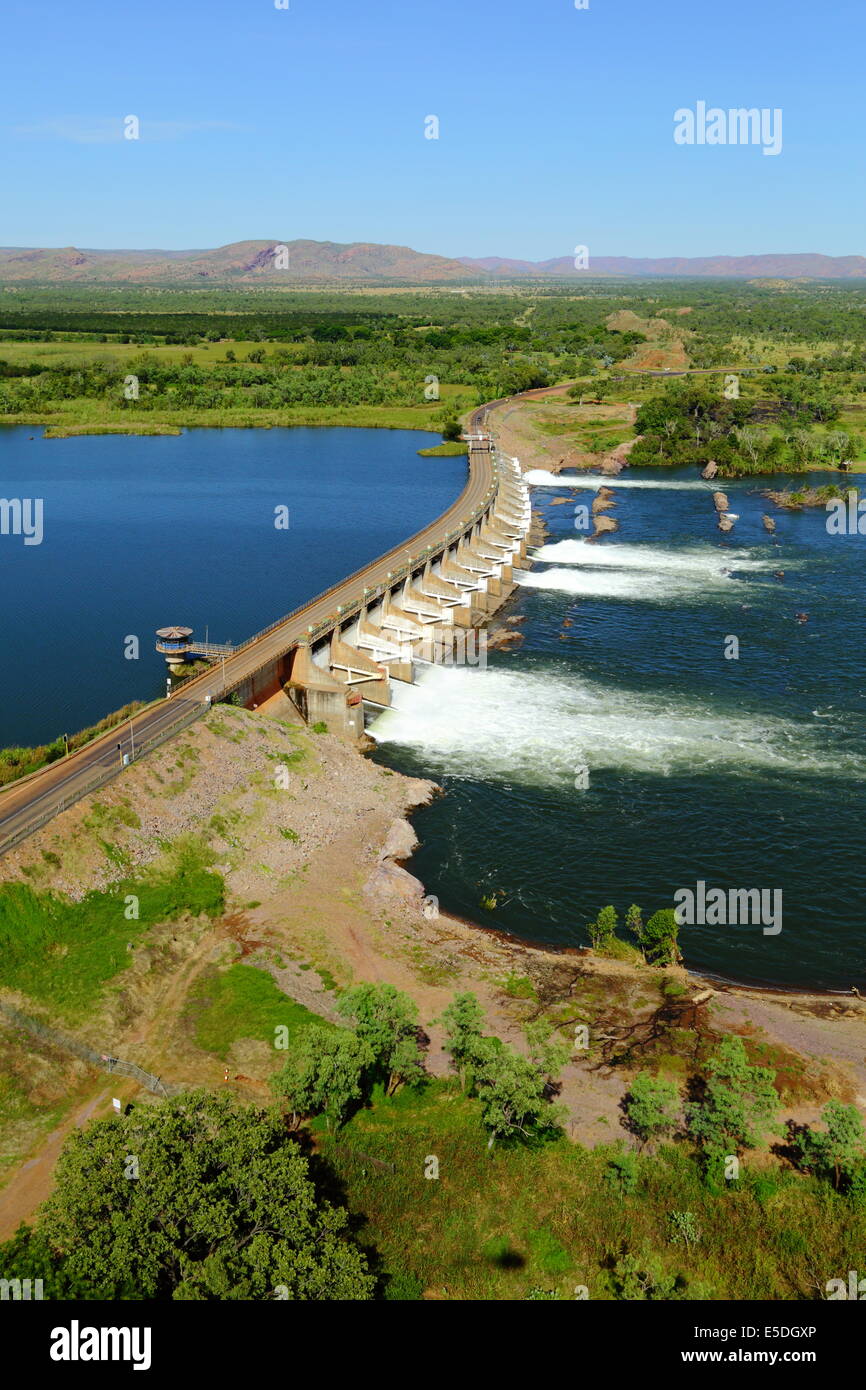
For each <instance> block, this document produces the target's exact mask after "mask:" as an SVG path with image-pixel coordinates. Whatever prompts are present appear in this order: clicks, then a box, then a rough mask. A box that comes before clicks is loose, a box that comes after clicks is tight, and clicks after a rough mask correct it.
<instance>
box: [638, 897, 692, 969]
mask: <svg viewBox="0 0 866 1390" xmlns="http://www.w3.org/2000/svg"><path fill="white" fill-rule="evenodd" d="M678 935H679V923H678V922H677V915H676V912H675V911H674V909H673V908H672V907H663V908H661V909H660V911H658V912H654V913H653V915H652V917H650V919H649V921H648V922H647V923H646V925H645V926H643V927H642V928H641V931H640V932H639V933H638V941H639V942H640V945H641V950H642V951H643V953H644V959H645V960H646V961H647V962H648V964H649V965H676V964H677V962H678V961H681V960H682V954H681V952H680V948H679V942H678Z"/></svg>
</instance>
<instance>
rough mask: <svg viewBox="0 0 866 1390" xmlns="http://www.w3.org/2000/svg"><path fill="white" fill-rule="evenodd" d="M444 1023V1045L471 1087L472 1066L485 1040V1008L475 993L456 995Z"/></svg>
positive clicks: (464, 1083)
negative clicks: (483, 1024) (483, 1032)
mask: <svg viewBox="0 0 866 1390" xmlns="http://www.w3.org/2000/svg"><path fill="white" fill-rule="evenodd" d="M440 1022H441V1023H443V1024H444V1025H445V1042H444V1048H445V1051H446V1052H448V1053H450V1056H451V1061H452V1063H453V1065H454V1069H455V1070H456V1072H457V1075H458V1076H459V1078H460V1086H461V1088H462V1089H463V1090H464V1091H465V1090H468V1089H471V1076H472V1069H473V1066H474V1065H475V1064H476V1063H477V1061H478V1058H479V1044H480V1043H481V1041H482V1033H481V1025H482V1023H483V1022H484V1010H483V1009H482V1007H481V1005H480V1004H479V1002H478V1000H477V998H476V997H475V995H474V994H469V993H466V994H455V996H454V998H453V1000H452V1001H451V1003H450V1004H449V1005H448V1007H447V1009H445V1011H444V1013H443V1014H442V1018H441V1020H440Z"/></svg>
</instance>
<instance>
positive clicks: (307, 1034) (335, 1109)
mask: <svg viewBox="0 0 866 1390" xmlns="http://www.w3.org/2000/svg"><path fill="white" fill-rule="evenodd" d="M375 1060H376V1058H375V1053H374V1052H373V1049H372V1047H371V1046H370V1044H369V1043H368V1042H366V1041H365V1039H364V1038H361V1037H359V1036H358V1035H357V1034H356V1033H353V1032H350V1031H349V1030H348V1029H344V1028H339V1029H331V1028H321V1027H319V1026H318V1025H317V1024H316V1025H311V1026H310V1027H309V1028H305V1029H303V1031H302V1032H301V1035H300V1038H299V1039H298V1042H297V1045H296V1048H295V1051H294V1053H293V1054H292V1056H290V1057H288V1058H287V1059H286V1063H285V1066H284V1067H283V1069H282V1071H280V1072H278V1073H277V1075H276V1076H273V1077H271V1089H272V1090H273V1091H274V1094H275V1095H277V1096H279V1097H281V1098H282V1099H283V1100H284V1101H285V1103H286V1105H287V1106H288V1107H289V1109H290V1110H291V1111H292V1116H293V1119H294V1120H295V1122H297V1119H298V1117H299V1116H302V1115H324V1116H325V1118H326V1120H327V1123H328V1128H329V1129H330V1128H331V1127H332V1126H333V1127H334V1128H338V1127H339V1125H340V1124H341V1123H342V1121H343V1119H344V1118H345V1115H346V1111H347V1110H348V1108H349V1106H350V1105H351V1103H352V1101H354V1100H360V1098H361V1097H362V1096H363V1094H364V1089H365V1086H364V1083H365V1080H366V1073H367V1072H368V1071H369V1069H370V1068H371V1067H373V1066H374V1065H375Z"/></svg>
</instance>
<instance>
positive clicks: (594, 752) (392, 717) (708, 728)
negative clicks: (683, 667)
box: [368, 666, 866, 788]
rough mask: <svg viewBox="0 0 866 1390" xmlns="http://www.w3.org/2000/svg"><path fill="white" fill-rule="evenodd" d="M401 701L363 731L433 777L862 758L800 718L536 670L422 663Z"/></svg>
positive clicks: (523, 777)
mask: <svg viewBox="0 0 866 1390" xmlns="http://www.w3.org/2000/svg"><path fill="white" fill-rule="evenodd" d="M400 703H401V708H400V709H396V710H393V709H392V710H388V711H386V712H385V713H384V714H382V715H380V717H379V718H378V719H377V720H376V721H375V723H374V724H372V725H371V726H370V728H369V730H368V732H369V733H370V734H371V735H372V736H373V738H375V739H376V741H377V742H379V743H383V744H400V745H403V746H405V747H409V748H412V749H414V750H415V751H416V752H417V753H418V754H419V755H420V756H421V757H422V758H423V760H424V762H425V764H426V766H427V767H428V768H429V770H430V772H431V773H434V774H435V773H447V774H449V775H452V776H457V777H460V776H463V777H466V778H472V779H477V778H482V779H485V780H489V781H497V782H504V783H515V782H516V783H522V784H525V785H535V786H559V787H562V788H566V787H568V788H571V787H574V782H575V775H576V773H577V771H578V770H579V769H580V768H581V767H583V766H585V767H587V768H588V769H589V777H590V785H591V782H592V775H593V772H594V771H601V770H603V769H615V770H617V771H625V772H635V773H655V774H658V775H660V776H670V775H672V774H684V775H693V774H695V773H702V772H707V771H712V770H717V771H721V772H725V773H730V774H733V775H740V776H748V775H749V774H754V773H771V772H777V773H798V774H814V773H821V774H828V775H834V774H836V775H839V776H844V777H862V776H863V775H864V774H866V760H864V759H863V758H862V757H859V756H858V755H855V754H852V753H846V752H839V753H833V752H831V751H829V750H828V749H827V748H826V746H825V745H824V736H825V730H826V725H825V726H823V727H822V726H821V725H817V724H812V723H810V724H809V725H808V726H806V725H801V724H797V723H795V722H793V721H791V720H785V719H779V718H775V717H773V716H770V715H761V714H757V713H748V712H744V711H743V710H742V707H741V706H740V707H737V708H736V709H734V708H730V709H727V708H723V707H717V708H714V709H709V708H708V707H707V705H706V704H705V703H702V702H699V701H697V700H690V699H688V698H687V697H683V696H678V695H665V694H657V695H655V694H646V693H643V692H640V693H638V692H636V691H632V690H628V689H622V688H618V687H608V686H603V685H599V684H596V683H594V682H592V681H588V680H584V679H582V678H581V677H579V676H577V675H575V674H569V675H568V676H566V675H564V674H563V673H562V672H561V670H559V671H558V670H552V671H548V672H546V673H543V674H542V673H537V672H534V673H533V672H525V673H519V672H513V671H502V670H497V669H495V668H487V669H486V670H479V669H474V670H473V669H469V668H465V667H463V668H457V667H439V666H434V667H429V668H428V669H427V670H426V671H425V672H424V673H423V675H422V676H421V679H420V681H419V683H418V684H417V685H414V686H407V687H403V689H402V690H401V701H400Z"/></svg>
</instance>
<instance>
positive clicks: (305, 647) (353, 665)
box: [0, 402, 530, 853]
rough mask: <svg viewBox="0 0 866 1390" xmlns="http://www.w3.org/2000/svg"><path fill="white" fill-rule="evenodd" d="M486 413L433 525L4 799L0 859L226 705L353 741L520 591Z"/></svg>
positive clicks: (473, 420)
mask: <svg viewBox="0 0 866 1390" xmlns="http://www.w3.org/2000/svg"><path fill="white" fill-rule="evenodd" d="M499 404H500V402H493V403H491V404H490V405H485V406H480V407H479V408H478V409H477V410H475V411H474V412H473V413H472V415H471V417H470V422H469V425H468V428H467V434H466V438H467V440H468V442H469V460H468V462H469V472H468V477H467V481H466V485H465V487H464V489H463V491H462V492H461V493H460V495H459V497H458V498H457V499H456V500H455V501H454V502H453V503H452V505H451V506H450V507H449V508H448V509H447V510H446V511H445V512H443V513H442V515H441V516H439V517H437V518H436V520H435V521H433V522H431V523H430V525H429V526H426V527H424V529H423V530H421V531H419V532H417V533H416V534H415V535H414V536H411V537H409V538H408V539H407V540H406V541H404V542H403V543H402V544H401V545H399V546H395V547H394V548H393V549H392V550H389V551H388V552H387V553H386V554H384V555H381V556H379V558H378V559H376V560H372V561H371V562H370V563H369V564H368V565H366V566H364V567H363V568H362V569H360V570H357V571H356V572H355V573H354V574H351V575H349V576H348V577H347V578H346V579H344V580H341V581H340V583H338V584H335V585H333V586H332V587H331V588H330V589H326V590H325V591H324V592H323V593H320V594H317V595H316V596H315V597H314V598H312V599H310V600H309V601H308V602H307V603H305V604H302V605H301V606H300V607H299V608H296V609H295V610H294V611H293V612H291V613H289V614H287V615H286V616H285V617H284V618H280V619H279V620H278V621H277V622H275V623H272V624H271V625H270V626H269V627H267V628H265V629H264V630H263V631H262V632H259V633H257V634H256V635H255V636H254V637H251V638H250V639H249V641H247V642H245V643H244V644H243V645H242V646H240V647H237V648H235V649H234V650H233V651H232V652H231V653H230V654H226V655H223V656H221V657H220V658H219V660H217V661H215V664H214V665H213V666H212V667H211V668H210V669H209V670H207V671H205V672H203V673H201V674H200V675H198V676H195V677H193V678H192V679H190V680H188V681H185V682H184V683H183V685H182V686H181V687H180V689H179V690H178V691H177V692H176V693H174V694H172V695H170V696H168V697H167V698H165V699H163V700H159V701H157V702H155V703H154V704H152V705H149V706H148V707H147V708H146V709H143V710H141V711H140V712H139V713H138V714H137V715H135V716H134V717H133V718H132V719H130V720H128V721H127V722H126V723H124V724H123V725H120V726H118V727H117V728H115V729H112V730H110V731H108V732H107V733H105V734H103V735H101V736H100V737H99V738H98V739H95V740H94V741H93V742H92V743H90V744H88V745H87V746H86V747H84V748H82V749H80V750H78V751H77V752H76V753H74V754H72V755H71V756H69V757H68V758H64V759H63V760H61V761H58V762H55V763H51V764H49V766H47V767H45V768H41V769H39V770H38V771H37V772H34V773H31V774H30V776H29V777H26V778H22V779H21V781H20V782H16V783H13V784H12V785H11V786H10V787H8V788H7V789H6V790H4V791H3V792H2V793H0V853H3V852H5V851H6V850H9V849H12V848H13V847H14V846H15V845H16V844H19V843H20V842H21V840H23V839H25V838H26V837H27V836H28V835H29V834H32V833H33V831H35V830H37V829H38V828H39V827H40V826H42V825H44V824H45V823H46V822H47V821H48V820H50V819H52V817H54V816H55V815H57V814H58V813H59V812H61V811H63V810H65V809H66V808H67V807H68V806H70V805H72V804H73V803H74V802H76V801H77V800H79V799H80V798H81V797H82V796H85V795H87V793H88V792H91V791H93V790H95V789H96V788H97V787H99V786H101V785H103V784H104V783H105V782H107V781H108V780H109V779H110V778H112V777H113V776H115V775H117V774H118V773H120V772H121V771H122V769H123V767H124V766H126V765H127V764H128V763H129V762H131V761H134V760H137V759H139V758H140V757H142V756H143V755H144V754H145V753H147V752H148V751H150V750H151V749H153V748H155V747H157V746H158V745H159V744H161V743H162V742H164V741H165V740H166V739H167V738H170V737H172V736H173V735H174V734H176V733H178V732H180V730H181V729H183V728H185V727H186V726H187V725H188V724H189V723H191V722H192V721H193V720H195V719H197V718H198V717H199V716H200V715H201V714H202V713H203V712H204V711H205V710H206V709H208V708H210V706H211V705H212V704H213V703H215V702H217V701H220V700H226V699H229V698H231V699H233V700H234V701H235V702H236V703H240V704H243V705H247V706H254V705H257V704H259V703H261V701H263V700H265V699H267V698H268V697H269V696H270V695H272V694H274V693H276V692H277V691H279V690H284V691H285V692H286V694H287V695H288V696H289V698H290V699H291V700H292V702H293V703H294V705H295V706H296V708H297V709H298V711H299V713H300V715H301V716H302V717H303V718H304V719H306V720H308V721H309V722H310V723H315V722H318V721H323V722H325V723H327V725H328V728H329V730H330V731H331V732H333V733H336V734H340V735H343V736H344V737H347V738H350V739H358V738H360V737H361V735H362V734H363V729H364V710H365V707H366V708H368V709H383V708H388V707H389V705H390V703H391V700H390V689H391V683H392V681H411V680H412V670H413V661H414V660H415V659H416V658H419V657H420V658H422V659H426V660H438V659H440V658H441V657H442V655H443V654H446V653H448V652H449V651H453V649H454V645H455V641H456V640H458V639H459V636H460V634H461V632H462V633H465V632H466V631H467V630H468V629H472V628H474V627H476V626H478V625H479V624H482V623H483V622H484V621H485V620H486V617H487V615H489V613H491V612H493V611H494V610H495V609H496V608H497V607H499V605H500V604H501V603H502V602H503V601H504V599H505V598H507V596H508V594H509V593H510V592H511V591H512V589H513V587H514V581H513V568H514V566H515V565H518V566H519V565H520V564H521V563H522V562H523V561H524V560H525V557H526V536H527V532H528V530H529V525H530V504H529V497H528V489H527V488H526V486H525V484H524V483H523V481H522V478H521V474H520V468H519V465H518V464H517V462H516V461H515V460H513V459H509V458H507V457H505V456H500V455H499V454H498V453H497V451H496V449H495V447H494V445H493V441H492V439H491V437H490V436H489V435H488V434H487V433H485V426H486V421H487V418H488V412H489V410H490V409H491V408H492V405H499Z"/></svg>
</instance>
